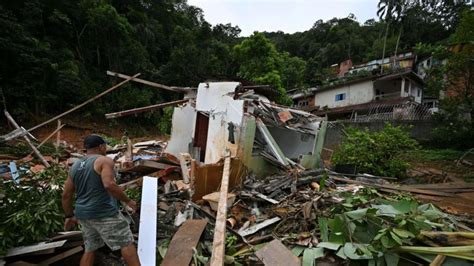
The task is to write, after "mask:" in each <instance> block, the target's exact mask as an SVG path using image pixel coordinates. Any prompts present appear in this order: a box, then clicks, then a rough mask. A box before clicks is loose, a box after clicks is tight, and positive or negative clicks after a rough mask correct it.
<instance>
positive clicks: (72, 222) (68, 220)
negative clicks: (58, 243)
mask: <svg viewBox="0 0 474 266" xmlns="http://www.w3.org/2000/svg"><path fill="white" fill-rule="evenodd" d="M76 224H77V219H76V217H71V218H66V220H65V221H64V231H69V230H70V229H71V228H73V227H74V226H75V225H76Z"/></svg>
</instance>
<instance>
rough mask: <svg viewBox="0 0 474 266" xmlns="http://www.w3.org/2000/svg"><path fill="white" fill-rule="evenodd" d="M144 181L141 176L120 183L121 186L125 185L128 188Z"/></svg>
mask: <svg viewBox="0 0 474 266" xmlns="http://www.w3.org/2000/svg"><path fill="white" fill-rule="evenodd" d="M141 181H142V178H141V177H139V178H137V179H134V180H131V181H128V182H125V183H122V184H120V185H119V187H124V188H127V187H129V186H131V185H134V184H135V183H138V182H141Z"/></svg>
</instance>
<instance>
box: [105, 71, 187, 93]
mask: <svg viewBox="0 0 474 266" xmlns="http://www.w3.org/2000/svg"><path fill="white" fill-rule="evenodd" d="M107 75H109V76H113V77H118V78H123V79H127V78H129V77H130V76H128V75H124V74H120V73H117V72H113V71H110V70H107ZM133 81H135V82H138V83H142V84H145V85H148V86H150V87H154V88H158V89H164V90H169V91H174V92H180V93H184V92H186V91H187V89H185V88H181V87H170V86H167V85H163V84H159V83H156V82H152V81H148V80H144V79H134V80H133Z"/></svg>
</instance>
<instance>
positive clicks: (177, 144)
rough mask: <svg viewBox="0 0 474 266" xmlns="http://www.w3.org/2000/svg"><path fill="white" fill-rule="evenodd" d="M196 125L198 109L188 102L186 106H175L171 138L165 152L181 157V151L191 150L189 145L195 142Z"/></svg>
mask: <svg viewBox="0 0 474 266" xmlns="http://www.w3.org/2000/svg"><path fill="white" fill-rule="evenodd" d="M195 125H196V109H194V107H193V106H192V105H191V103H189V102H188V103H187V104H186V105H184V106H179V107H175V108H174V110H173V119H172V128H171V139H170V141H169V142H168V146H166V149H165V152H167V153H170V154H172V155H174V156H176V157H178V158H179V153H181V152H190V151H189V147H190V145H191V144H192V142H193V137H194V129H195V127H196V126H195Z"/></svg>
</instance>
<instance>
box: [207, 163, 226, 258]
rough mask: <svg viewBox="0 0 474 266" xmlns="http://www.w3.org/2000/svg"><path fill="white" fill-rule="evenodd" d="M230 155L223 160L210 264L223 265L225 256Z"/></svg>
mask: <svg viewBox="0 0 474 266" xmlns="http://www.w3.org/2000/svg"><path fill="white" fill-rule="evenodd" d="M229 174H230V156H227V157H226V158H225V160H224V171H223V173H222V180H221V190H220V194H219V205H218V207H217V215H216V226H215V228H214V240H213V242H212V257H211V266H222V265H224V256H225V233H226V232H225V228H226V222H227V221H226V219H227V192H228V189H229Z"/></svg>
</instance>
